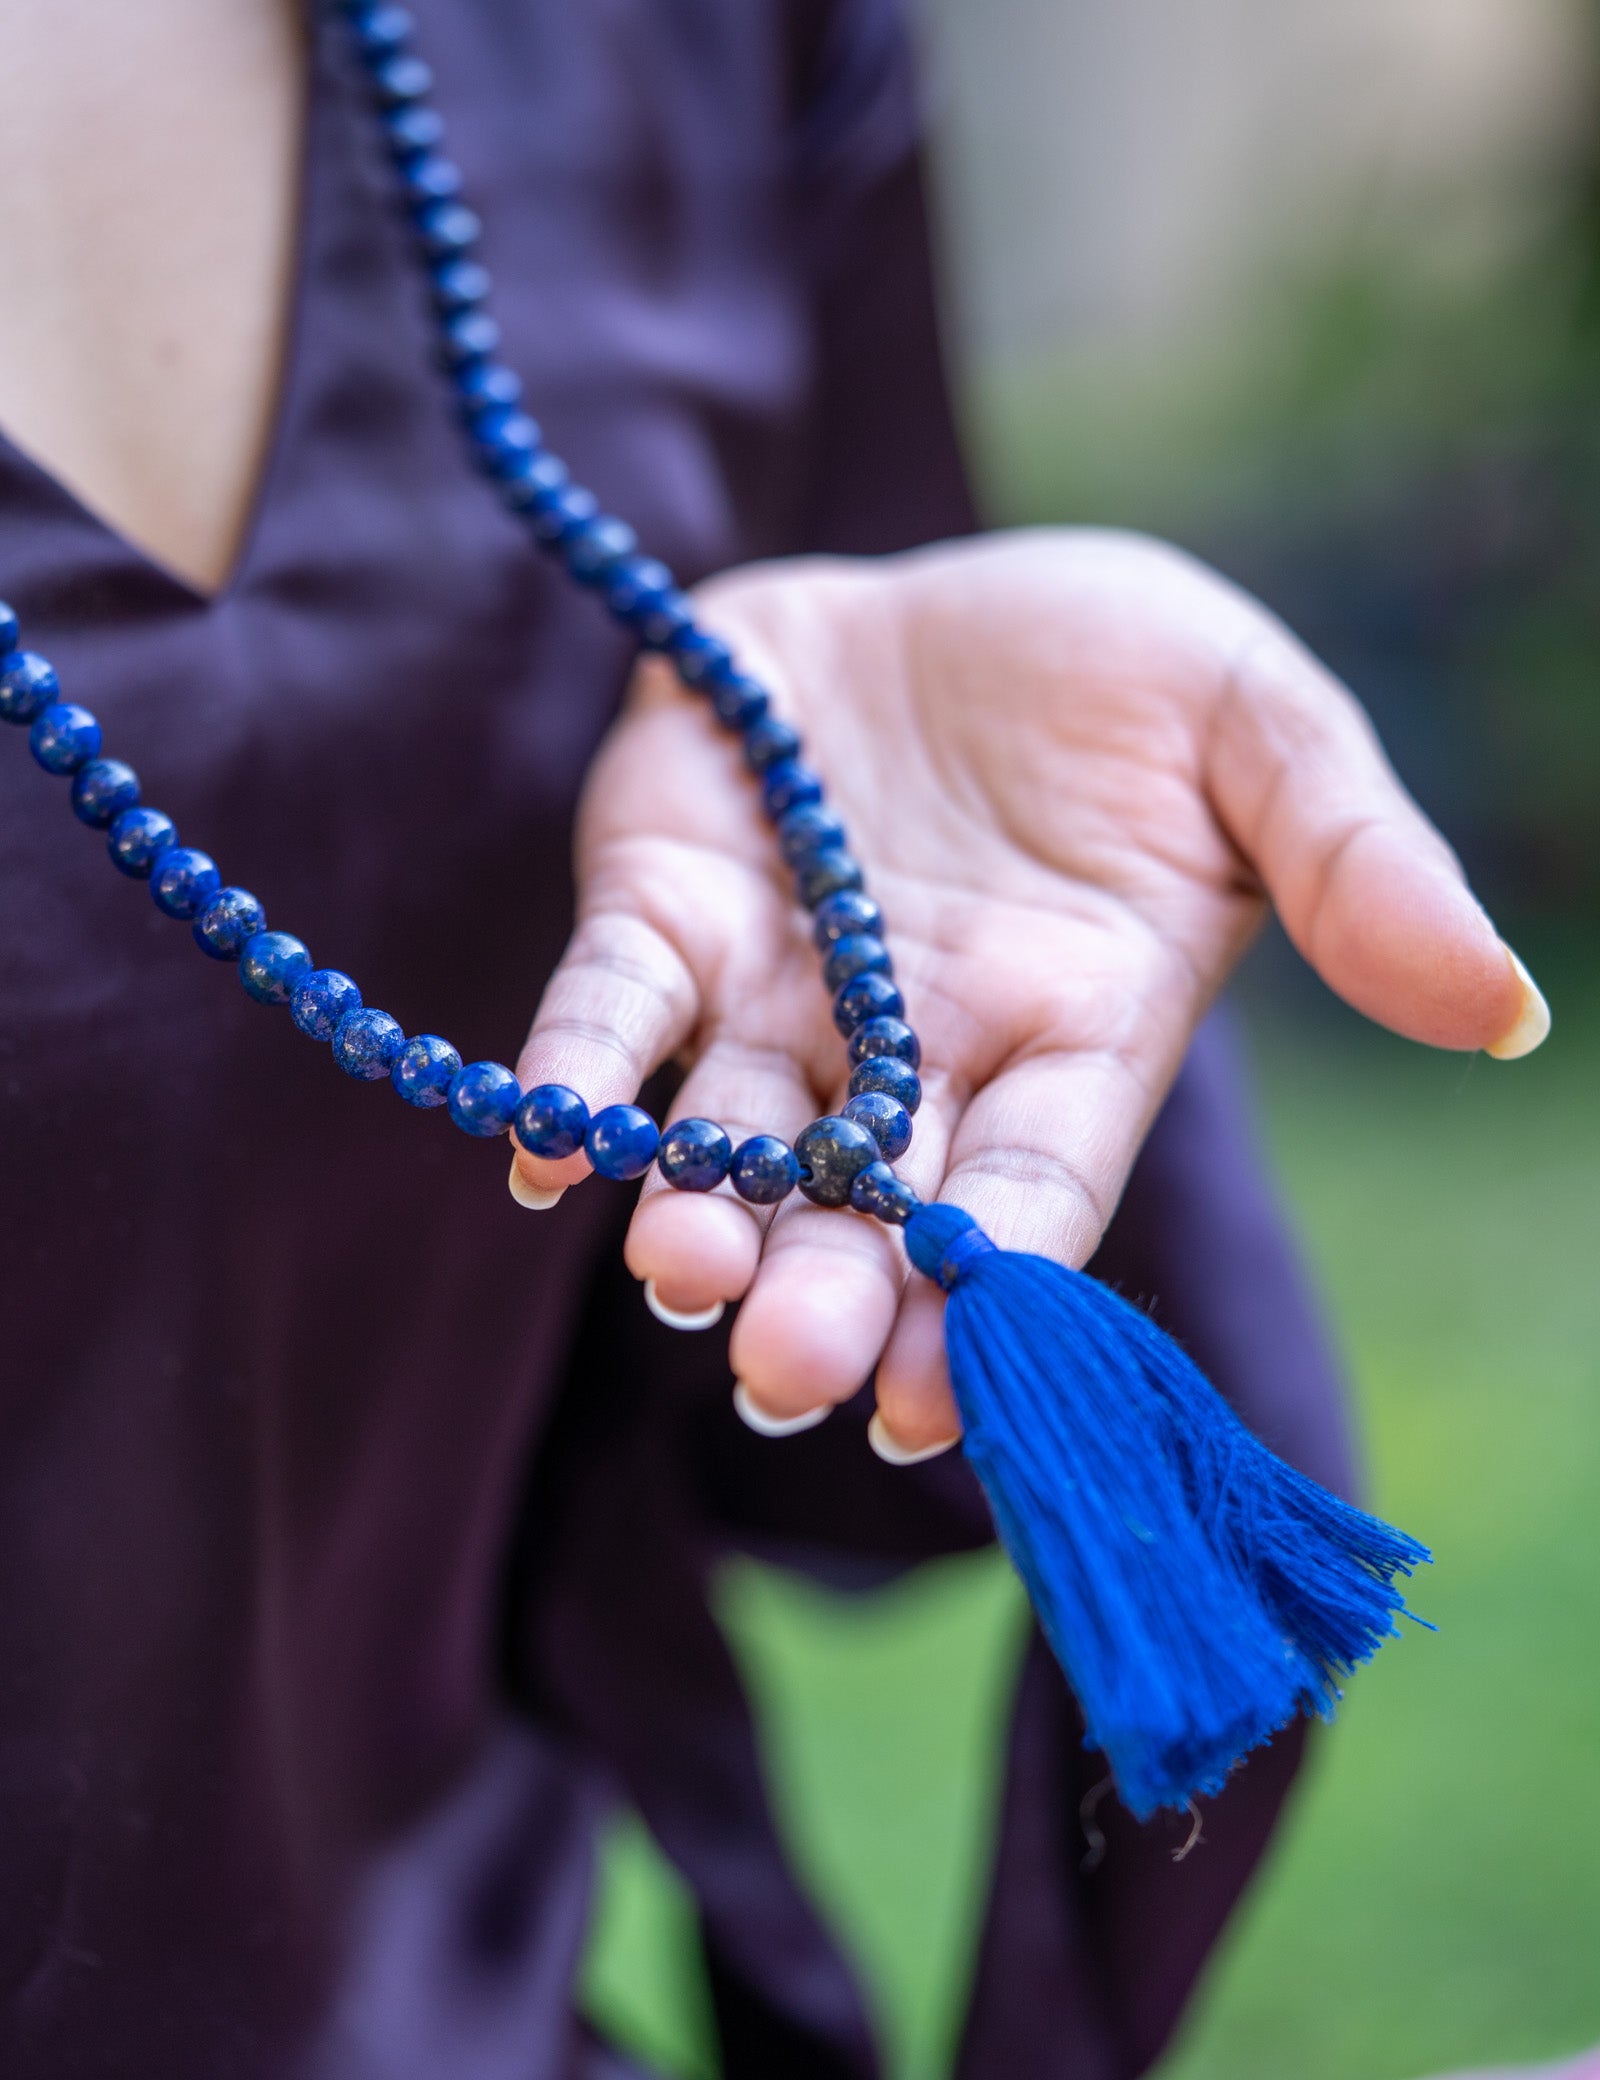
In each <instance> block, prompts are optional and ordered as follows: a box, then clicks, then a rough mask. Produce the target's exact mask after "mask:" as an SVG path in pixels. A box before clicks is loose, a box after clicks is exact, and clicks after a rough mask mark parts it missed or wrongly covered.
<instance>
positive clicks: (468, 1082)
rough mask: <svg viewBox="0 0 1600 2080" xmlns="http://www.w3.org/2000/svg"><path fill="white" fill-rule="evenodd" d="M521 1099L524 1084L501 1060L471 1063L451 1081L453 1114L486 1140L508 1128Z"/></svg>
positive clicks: (467, 1129)
mask: <svg viewBox="0 0 1600 2080" xmlns="http://www.w3.org/2000/svg"><path fill="white" fill-rule="evenodd" d="M521 1101H522V1088H521V1086H520V1085H519V1084H518V1082H517V1079H516V1078H515V1077H514V1076H513V1075H512V1073H511V1071H510V1070H509V1069H507V1068H503V1067H502V1066H501V1064H500V1063H499V1062H469V1063H468V1064H467V1066H466V1067H465V1068H464V1069H458V1070H457V1071H456V1074H455V1075H454V1076H453V1077H452V1078H451V1081H450V1117H451V1118H452V1119H453V1120H454V1121H455V1123H456V1125H457V1126H458V1127H459V1128H460V1129H461V1130H462V1132H463V1133H464V1134H477V1135H479V1136H481V1137H482V1139H483V1140H485V1141H488V1140H491V1139H492V1138H493V1137H494V1136H495V1135H496V1134H503V1133H504V1132H505V1131H506V1129H507V1128H508V1127H509V1126H510V1124H511V1122H512V1120H513V1119H514V1118H515V1117H516V1111H517V1107H518V1105H519V1104H520V1103H521Z"/></svg>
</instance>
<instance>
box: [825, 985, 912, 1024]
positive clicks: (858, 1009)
mask: <svg viewBox="0 0 1600 2080" xmlns="http://www.w3.org/2000/svg"><path fill="white" fill-rule="evenodd" d="M905 1010H906V1003H905V998H904V997H902V996H901V994H900V992H899V990H898V989H896V987H895V986H894V984H893V983H892V982H891V981H890V980H889V978H888V976H887V975H874V974H871V973H868V974H866V975H852V976H851V978H850V980H849V981H848V982H847V983H846V984H845V986H844V988H843V989H841V990H840V992H839V994H838V995H837V996H836V997H835V998H834V1000H833V1022H834V1024H835V1025H836V1026H837V1027H838V1029H839V1031H840V1032H841V1033H843V1035H844V1037H845V1038H846V1039H847V1040H848V1039H849V1037H850V1035H851V1034H852V1033H853V1032H854V1031H855V1029H856V1027H857V1026H859V1025H862V1024H864V1023H865V1021H866V1020H867V1019H869V1018H903V1017H904V1016H905Z"/></svg>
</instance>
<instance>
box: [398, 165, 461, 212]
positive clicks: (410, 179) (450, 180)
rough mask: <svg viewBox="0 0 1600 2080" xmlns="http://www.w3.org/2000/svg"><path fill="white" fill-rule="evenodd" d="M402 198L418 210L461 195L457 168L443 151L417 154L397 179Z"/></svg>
mask: <svg viewBox="0 0 1600 2080" xmlns="http://www.w3.org/2000/svg"><path fill="white" fill-rule="evenodd" d="M400 178H401V181H402V183H403V185H404V187H405V191H406V198H407V200H408V201H409V202H411V203H412V204H413V205H414V206H415V207H416V208H418V209H425V208H427V206H428V205H429V204H430V203H434V202H451V201H453V200H454V199H455V197H456V196H457V195H459V194H460V193H461V168H460V167H459V166H458V165H457V164H456V162H455V161H454V159H447V158H446V157H445V156H444V154H443V152H418V153H417V155H416V156H415V158H413V159H411V160H409V161H408V162H407V164H406V167H405V170H404V171H403V173H402V174H401V176H400Z"/></svg>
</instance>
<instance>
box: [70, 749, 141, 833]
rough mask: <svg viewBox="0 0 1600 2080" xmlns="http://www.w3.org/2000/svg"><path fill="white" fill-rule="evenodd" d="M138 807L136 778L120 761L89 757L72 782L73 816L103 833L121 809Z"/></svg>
mask: <svg viewBox="0 0 1600 2080" xmlns="http://www.w3.org/2000/svg"><path fill="white" fill-rule="evenodd" d="M138 806H139V776H138V774H137V773H136V772H135V771H134V770H133V768H132V766H125V765H124V764H123V763H122V760H121V759H120V758H91V759H90V761H89V763H88V764H87V765H86V766H83V767H81V768H80V769H79V771H78V773H77V774H76V776H75V777H74V779H73V782H72V813H73V815H74V816H76V817H77V819H78V821H79V822H80V823H87V824H89V825H91V826H92V827H93V828H94V829H95V830H101V831H103V830H104V829H105V827H106V825H107V824H108V823H111V822H113V821H114V820H115V819H116V818H117V817H118V816H120V815H121V814H122V812H123V810H124V809H136V808H137V807H138Z"/></svg>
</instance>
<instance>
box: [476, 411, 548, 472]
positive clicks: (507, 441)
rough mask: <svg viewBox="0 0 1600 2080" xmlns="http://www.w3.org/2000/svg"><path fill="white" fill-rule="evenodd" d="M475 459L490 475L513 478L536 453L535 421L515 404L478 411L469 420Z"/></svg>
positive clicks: (537, 449) (538, 439)
mask: <svg viewBox="0 0 1600 2080" xmlns="http://www.w3.org/2000/svg"><path fill="white" fill-rule="evenodd" d="M472 438H473V440H474V442H475V443H476V444H477V449H478V459H479V461H480V462H481V463H482V464H483V466H484V468H485V469H486V470H487V471H488V472H489V474H490V476H492V477H514V476H516V475H518V474H519V472H521V471H522V470H524V469H525V468H526V467H527V465H528V463H529V462H530V461H531V460H532V458H533V457H534V456H535V455H537V454H538V452H539V443H540V439H541V435H540V431H539V422H538V420H537V419H530V418H529V417H528V415H527V413H526V412H522V411H518V410H516V409H515V407H513V408H511V409H510V410H504V409H499V410H494V411H488V412H479V414H478V415H477V417H476V418H475V419H474V420H473V422H472Z"/></svg>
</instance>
